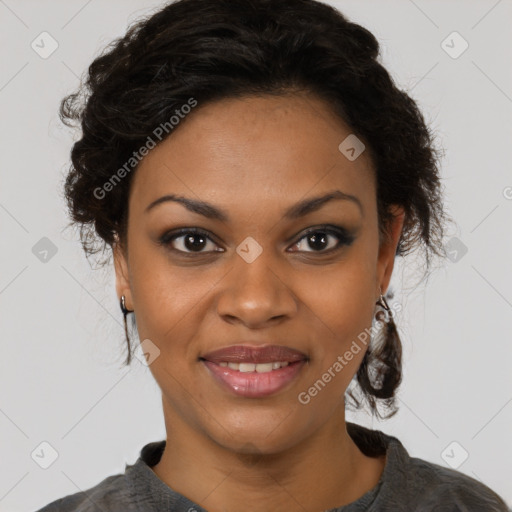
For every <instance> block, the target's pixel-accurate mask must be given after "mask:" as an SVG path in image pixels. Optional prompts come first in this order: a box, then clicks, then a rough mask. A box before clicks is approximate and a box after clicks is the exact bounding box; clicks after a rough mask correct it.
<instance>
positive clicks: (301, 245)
mask: <svg viewBox="0 0 512 512" xmlns="http://www.w3.org/2000/svg"><path fill="white" fill-rule="evenodd" d="M353 241H354V237H353V236H352V235H350V234H348V232H347V231H346V230H345V229H343V228H322V227H318V228H312V229H310V230H309V231H308V232H307V233H306V234H305V235H303V236H302V237H301V238H300V239H299V240H298V241H297V242H295V244H294V245H293V247H295V248H297V250H298V251H299V252H330V251H331V250H336V249H339V248H341V247H342V246H344V245H350V244H351V243H352V242H353ZM308 247H309V248H311V249H312V250H307V248H308Z"/></svg>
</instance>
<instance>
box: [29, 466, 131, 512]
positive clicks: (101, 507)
mask: <svg viewBox="0 0 512 512" xmlns="http://www.w3.org/2000/svg"><path fill="white" fill-rule="evenodd" d="M132 503H133V501H132V497H131V493H130V488H129V486H128V485H127V482H126V480H125V477H124V475H123V474H119V475H112V476H109V477H107V478H105V479H104V480H102V481H101V482H100V483H98V484H97V485H95V486H94V487H91V488H90V489H88V490H85V491H81V492H77V493H75V494H70V495H68V496H64V497H63V498H60V499H58V500H56V501H53V502H51V503H49V504H48V505H46V506H45V507H43V508H42V509H40V510H38V511H36V512H98V511H102V512H103V511H104V512H107V511H108V512H121V511H123V512H124V511H129V510H135V509H134V508H133V505H132Z"/></svg>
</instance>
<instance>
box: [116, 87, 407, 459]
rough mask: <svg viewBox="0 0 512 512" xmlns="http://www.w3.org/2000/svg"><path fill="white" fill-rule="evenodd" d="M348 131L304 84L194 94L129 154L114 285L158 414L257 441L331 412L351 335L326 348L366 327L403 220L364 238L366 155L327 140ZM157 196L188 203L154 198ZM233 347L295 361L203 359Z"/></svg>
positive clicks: (307, 432) (338, 401) (301, 428)
mask: <svg viewBox="0 0 512 512" xmlns="http://www.w3.org/2000/svg"><path fill="white" fill-rule="evenodd" d="M350 133H351V130H350V128H349V127H348V126H346V125H345V124H344V123H343V122H342V121H341V120H340V119H338V118H337V117H335V116H334V115H333V114H332V113H331V112H330V111H329V106H328V105H327V104H325V103H324V102H322V101H321V100H319V99H316V98H314V97H312V96H297V95H293V96H292V95H290V96H284V97H247V98H243V99H229V100H222V101H219V102H216V103H211V104H206V105H204V106H201V105H199V106H198V107H197V108H196V109H195V110H194V111H193V112H192V113H190V114H189V116H188V117H187V118H186V119H185V120H183V121H181V124H180V125H179V126H178V127H177V128H175V132H174V133H172V135H171V136H170V137H169V138H167V139H166V140H164V141H163V142H162V143H161V144H160V145H158V146H157V147H156V148H154V149H153V150H151V151H150V152H149V154H148V155H147V156H146V157H145V158H144V159H143V160H142V162H141V163H140V164H139V167H138V169H137V171H136V174H135V176H134V177H133V182H132V185H131V191H130V198H129V217H128V237H127V249H126V252H124V251H122V250H120V249H119V248H118V247H116V248H115V252H114V258H115V259H114V261H115V268H116V276H117V291H118V294H119V296H120V295H123V294H124V295H125V297H126V304H127V307H128V308H130V309H133V310H135V315H136V319H137V328H138V331H139V337H140V340H141V341H142V340H150V344H149V345H147V347H148V350H149V352H150V354H151V352H152V351H154V354H157V352H156V348H157V349H158V350H159V354H158V356H157V357H156V358H154V360H153V361H152V362H151V359H150V362H151V364H150V366H149V368H150V370H151V372H152V374H153V376H154V378H155V379H156V381H157V383H158V385H159V386H160V388H161V390H162V396H163V404H164V412H165V414H166V418H174V419H175V421H176V423H180V424H182V425H184V426H185V428H187V429H190V432H195V433H198V432H199V433H200V434H201V435H204V436H207V437H208V438H210V439H213V440H214V441H215V442H216V443H217V444H218V445H220V446H224V447H226V448H228V449H233V450H239V449H241V448H242V447H243V446H246V445H247V444H248V443H250V444H251V446H255V447H256V449H257V450H259V451H260V452H261V453H272V452H277V451H279V450H284V449H287V448H291V447H293V446H295V445H297V444H298V443H300V442H301V441H303V440H305V439H306V438H308V436H311V435H312V434H313V433H314V432H315V431H319V430H320V429H322V428H324V427H325V426H326V425H328V423H329V421H331V420H332V418H334V417H336V415H343V412H344V401H343V396H344V392H345V390H346V388H347V386H348V384H349V382H350V380H351V379H352V377H353V376H354V374H355V372H356V371H357V368H358V367H359V364H360V362H361V360H362V358H363V356H364V352H365V350H366V347H365V346H364V345H361V347H362V349H361V350H360V351H359V352H357V353H356V351H355V350H352V358H351V359H350V360H347V358H343V360H344V364H341V363H340V360H339V356H343V355H344V354H345V353H346V352H347V351H348V350H350V347H351V346H353V342H354V340H358V335H359V334H360V333H362V332H364V331H365V329H369V328H370V327H371V325H372V318H373V316H374V314H375V301H376V300H377V299H378V297H379V291H380V289H382V293H384V292H385V290H386V289H387V286H388V283H389V279H390V276H391V272H392V268H393V261H394V255H395V249H396V244H397V241H398V236H399V234H400V230H401V227H402V222H403V213H402V212H401V210H396V212H397V213H398V215H397V216H396V221H395V223H394V224H393V226H391V229H390V231H389V233H390V236H389V238H386V239H385V240H383V241H382V243H379V231H378V218H377V198H376V187H375V178H374V171H373V169H372V164H371V161H370V159H369V157H368V155H367V152H364V151H363V153H362V154H361V155H360V156H359V157H357V158H356V159H355V160H349V159H348V158H347V157H346V156H345V155H344V154H343V153H342V152H341V151H340V150H339V149H338V146H339V145H340V143H341V142H342V141H343V140H344V139H345V138H346V137H347V136H348V135H350ZM171 195H172V196H173V197H175V198H176V197H178V198H179V197H181V198H186V199H187V200H188V201H189V203H188V206H189V207H187V206H186V205H185V204H184V203H183V202H180V201H178V200H171V199H170V198H168V199H167V200H163V199H162V200H161V201H159V202H157V203H155V201H157V200H159V199H161V198H163V197H164V196H171ZM321 197H330V199H325V200H319V201H316V202H311V201H312V199H314V198H315V199H316V198H321ZM193 202H196V203H193ZM199 202H201V203H208V205H205V204H202V205H201V204H200V203H199ZM194 204H195V206H194ZM144 343H146V344H147V343H148V342H144ZM234 345H246V346H247V345H249V346H250V347H253V348H261V347H262V346H267V345H278V346H282V347H285V348H288V349H294V351H296V353H299V354H300V357H301V358H302V360H301V361H298V362H296V363H292V362H288V365H287V366H285V367H283V368H279V369H275V370H272V371H271V372H263V371H262V372H259V371H256V372H252V373H251V374H250V375H249V374H248V373H246V372H243V371H242V372H240V371H239V370H240V367H239V370H238V371H237V370H236V366H234V367H233V368H230V367H229V366H228V367H226V366H225V365H224V364H218V363H219V361H217V363H212V362H211V361H210V362H207V361H205V360H204V359H203V358H204V356H206V355H208V354H210V353H211V352H213V351H215V350H218V349H221V348H225V347H230V346H234ZM155 347H156V348H155ZM274 355H275V354H274ZM288 356H289V354H288V353H286V352H283V353H282V354H281V355H280V356H279V357H281V358H282V359H286V358H287V357H288ZM150 357H153V356H150ZM232 357H235V358H236V357H239V355H238V356H236V355H235V356H232ZM268 357H270V356H269V355H268V354H267V358H268ZM221 359H222V356H221ZM224 359H225V361H226V362H227V361H228V360H230V361H234V360H236V359H229V357H228V356H226V355H224ZM336 361H338V363H339V365H341V366H342V367H341V369H339V368H340V366H339V365H336V364H335V363H336ZM212 365H214V366H212ZM232 366H233V365H232ZM251 368H252V367H244V369H246V370H248V369H249V370H250V369H251ZM259 369H260V370H262V369H263V370H268V366H267V367H265V366H263V367H259ZM329 369H330V375H331V378H330V379H329V381H328V382H327V383H325V382H324V384H325V385H324V386H320V390H318V389H317V392H316V393H314V392H313V395H312V394H311V393H308V390H310V388H311V387H312V386H314V384H315V382H317V381H318V379H321V378H322V375H324V374H325V373H326V372H328V373H329ZM223 372H224V373H225V374H227V373H229V376H228V377H226V379H227V382H226V381H225V380H223V377H222V375H223ZM235 372H236V374H235ZM274 372H275V373H274ZM323 380H324V381H325V378H324V379H323ZM317 388H319V386H317ZM306 395H307V396H309V400H307V396H306ZM299 397H302V400H301V399H300V398H299ZM306 401H307V403H305V402H306ZM343 417H344V416H343Z"/></svg>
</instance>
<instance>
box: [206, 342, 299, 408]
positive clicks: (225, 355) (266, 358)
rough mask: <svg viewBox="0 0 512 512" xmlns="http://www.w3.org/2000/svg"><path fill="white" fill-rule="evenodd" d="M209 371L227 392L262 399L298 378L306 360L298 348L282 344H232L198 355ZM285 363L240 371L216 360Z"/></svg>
mask: <svg viewBox="0 0 512 512" xmlns="http://www.w3.org/2000/svg"><path fill="white" fill-rule="evenodd" d="M199 359H200V360H201V362H202V363H203V364H204V365H205V366H206V368H207V370H209V371H208V373H209V374H210V375H211V376H212V377H213V378H214V379H215V380H216V381H217V382H218V383H220V385H221V386H222V387H223V388H224V389H225V390H227V391H229V392H231V393H233V394H235V395H238V396H243V397H246V398H261V397H266V396H269V395H272V394H274V393H277V392H278V391H281V390H282V389H284V388H285V387H287V386H288V385H289V384H290V383H291V382H292V381H293V380H294V379H296V378H297V376H298V375H299V373H300V371H301V369H302V368H303V367H304V365H305V364H306V362H307V361H308V360H309V358H308V356H307V355H306V354H304V353H303V352H300V351H299V350H296V349H294V348H290V347H286V346H284V345H263V346H262V345H260V346H255V345H249V344H244V345H231V346H229V347H223V348H220V349H218V350H214V351H213V352H209V353H207V354H204V355H203V356H201V357H200V358H199ZM285 361H286V362H288V365H287V366H285V367H282V368H279V369H277V370H272V371H270V372H265V373H258V372H240V371H238V370H233V369H231V368H229V367H227V366H220V365H219V363H222V362H227V363H253V364H258V363H274V362H285Z"/></svg>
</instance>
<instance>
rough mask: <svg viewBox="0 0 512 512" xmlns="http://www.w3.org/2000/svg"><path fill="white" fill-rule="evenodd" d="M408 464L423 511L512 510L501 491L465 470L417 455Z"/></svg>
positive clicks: (413, 487)
mask: <svg viewBox="0 0 512 512" xmlns="http://www.w3.org/2000/svg"><path fill="white" fill-rule="evenodd" d="M407 467H408V470H409V473H410V487H411V488H412V489H411V490H412V491H413V492H414V493H415V494H416V495H417V497H418V503H419V504H421V507H422V508H421V509H420V510H425V511H429V510H436V511H440V512H442V511H443V510H446V511H447V512H448V511H450V512H451V511H467V512H473V511H475V512H479V511H484V510H485V511H486V512H509V509H508V507H507V505H506V504H505V502H504V501H503V500H502V499H501V498H500V497H499V496H498V494H496V493H495V492H494V491H493V490H492V489H490V488H489V487H487V486H486V485H484V484H483V483H482V482H480V481H478V480H476V479H475V478H472V477H470V476H468V475H466V474H464V473H461V472H459V471H456V470H454V469H450V468H446V467H444V466H441V465H439V464H435V463H433V462H428V461H426V460H423V459H419V458H416V457H409V460H408V465H407Z"/></svg>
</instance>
